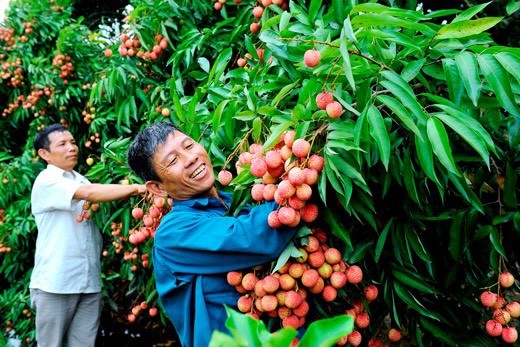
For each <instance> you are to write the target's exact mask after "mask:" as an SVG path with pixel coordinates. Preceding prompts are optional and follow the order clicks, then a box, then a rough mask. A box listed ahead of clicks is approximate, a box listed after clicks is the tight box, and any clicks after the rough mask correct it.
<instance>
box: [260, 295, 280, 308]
mask: <svg viewBox="0 0 520 347" xmlns="http://www.w3.org/2000/svg"><path fill="white" fill-rule="evenodd" d="M262 307H263V309H264V310H265V311H274V310H276V308H277V307H278V299H277V298H276V296H275V295H266V296H264V297H262Z"/></svg>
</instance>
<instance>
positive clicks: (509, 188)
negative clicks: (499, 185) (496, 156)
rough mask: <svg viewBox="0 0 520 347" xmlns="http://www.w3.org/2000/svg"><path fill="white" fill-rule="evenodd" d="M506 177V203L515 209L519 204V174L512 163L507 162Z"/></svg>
mask: <svg viewBox="0 0 520 347" xmlns="http://www.w3.org/2000/svg"><path fill="white" fill-rule="evenodd" d="M504 178H505V180H504V204H505V205H506V206H507V207H509V208H512V209H515V208H516V207H517V206H518V201H517V199H516V187H517V184H516V182H517V174H516V171H515V169H514V168H513V167H512V166H511V164H510V163H507V167H506V175H505V177H504Z"/></svg>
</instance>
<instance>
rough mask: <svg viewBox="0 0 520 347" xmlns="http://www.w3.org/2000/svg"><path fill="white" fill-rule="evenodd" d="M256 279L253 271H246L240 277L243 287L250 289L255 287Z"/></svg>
mask: <svg viewBox="0 0 520 347" xmlns="http://www.w3.org/2000/svg"><path fill="white" fill-rule="evenodd" d="M258 281H259V279H258V277H256V275H255V274H254V273H252V272H248V273H246V274H245V275H244V276H243V277H242V286H243V287H244V289H246V290H249V291H251V290H253V289H255V285H256V282H258Z"/></svg>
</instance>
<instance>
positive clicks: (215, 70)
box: [207, 47, 233, 85]
mask: <svg viewBox="0 0 520 347" xmlns="http://www.w3.org/2000/svg"><path fill="white" fill-rule="evenodd" d="M232 54H233V49H232V48H231V47H229V48H226V49H225V50H224V51H222V53H220V54H219V56H218V57H217V59H216V60H215V64H214V65H213V67H212V68H211V71H210V72H209V75H208V82H207V84H208V85H209V84H211V83H212V82H213V79H215V80H217V81H218V80H219V79H220V76H221V75H222V74H223V73H224V69H225V68H226V66H227V64H228V63H229V60H230V59H231V55H232Z"/></svg>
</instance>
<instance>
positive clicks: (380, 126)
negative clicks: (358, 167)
mask: <svg viewBox="0 0 520 347" xmlns="http://www.w3.org/2000/svg"><path fill="white" fill-rule="evenodd" d="M368 128H369V130H370V135H371V136H372V138H373V139H374V141H375V142H376V144H377V148H378V149H379V155H380V156H381V161H382V162H383V165H384V166H385V169H386V171H388V163H389V162H390V137H389V136H388V132H387V131H386V126H385V121H384V120H383V116H382V115H381V113H380V112H379V109H378V108H377V107H375V106H374V105H372V106H370V108H369V109H368Z"/></svg>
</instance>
